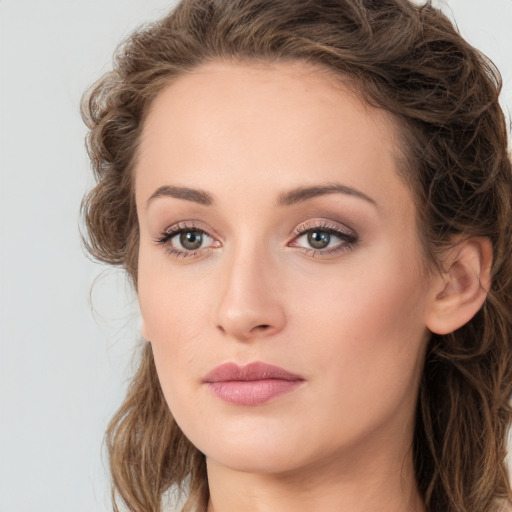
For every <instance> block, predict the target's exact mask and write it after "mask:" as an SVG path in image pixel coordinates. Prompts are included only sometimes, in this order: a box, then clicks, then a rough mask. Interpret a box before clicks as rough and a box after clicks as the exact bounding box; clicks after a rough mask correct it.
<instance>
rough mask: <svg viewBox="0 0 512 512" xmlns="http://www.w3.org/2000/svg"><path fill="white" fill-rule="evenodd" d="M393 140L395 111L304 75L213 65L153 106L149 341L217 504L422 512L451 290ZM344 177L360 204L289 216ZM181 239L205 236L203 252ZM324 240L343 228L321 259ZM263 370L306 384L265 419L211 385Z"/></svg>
mask: <svg viewBox="0 0 512 512" xmlns="http://www.w3.org/2000/svg"><path fill="white" fill-rule="evenodd" d="M398 140H399V137H398V133H397V128H396V126H395V124H394V123H393V122H392V120H391V118H390V117H389V116H388V114H386V113H385V112H383V111H380V110H376V109H374V108H372V107H370V106H368V105H366V104H364V103H363V102H362V101H361V100H360V99H359V98H358V97H357V96H356V95H355V94H354V92H352V91H350V90H349V89H348V88H345V87H344V86H343V85H340V83H339V82H336V81H334V80H333V79H332V78H331V77H329V75H328V74H327V73H326V72H323V71H322V70H319V69H318V68H315V67H312V66H311V65H309V64H305V63H300V62H296V63H278V64H272V65H270V64H269V65H263V64H227V63H221V62H217V63H209V64H207V65H203V66H201V67H200V68H198V69H197V70H195V71H194V72H191V73H189V74H187V75H184V76H181V77H179V78H178V79H176V80H175V81H174V82H173V83H172V84H171V85H169V86H168V87H167V88H166V89H165V90H163V91H162V92H161V93H160V95H159V96H158V97H157V98H156V100H155V101H154V103H153V105H152V108H151V111H150V113H149V115H148V117H147V121H146V124H145V127H144V130H143V135H142V140H141V146H140V151H139V158H138V161H137V165H136V169H135V178H136V181H135V190H136V201H137V209H138V216H139V224H140V252H139V269H138V295H139V302H140V308H141V313H142V319H143V335H144V336H145V338H146V339H148V340H150V342H151V344H152V347H153V352H154V357H155V362H156V366H157V371H158V375H159V379H160V382H161V385H162V389H163V392H164V395H165V398H166V400H167V403H168V405H169V407H170V410H171V412H172V414H173V416H174V417H175V419H176V421H177V423H178V424H179V426H180V427H181V429H182V430H183V432H184V433H185V435H186V436H187V437H188V438H189V439H190V440H191V441H192V443H194V444H195V446H197V448H198V449H199V450H201V451H202V452H203V453H204V454H205V455H206V457H207V468H208V480H209V486H210V494H211V502H210V505H209V510H210V511H212V510H215V512H229V511H238V510H244V511H247V512H251V511H260V512H263V511H265V512H270V511H281V512H283V511H284V512H288V511H289V512H291V511H294V512H300V511H311V510H315V511H324V510H325V511H332V510H345V511H352V512H358V511H361V512H362V511H365V512H371V511H375V512H377V511H378V512H385V511H393V512H396V511H402V510H403V511H421V510H424V509H423V505H422V503H421V499H420V498H419V495H418V492H417V489H416V484H415V480H414V476H413V475H414V473H413V466H412V454H411V445H412V430H413V418H414V410H415V403H416V398H417V390H418V385H419V378H420V374H421V368H422V364H423V358H424V350H425V345H426V342H427V340H428V332H429V331H428V329H427V319H428V318H429V315H430V316H431V315H432V303H433V301H434V299H433V298H434V297H436V296H437V295H438V290H437V288H436V286H437V287H438V286H439V280H438V279H434V278H433V277H432V276H431V275H430V274H429V273H428V272H427V271H426V270H425V268H424V264H423V259H422V254H421V250H420V245H419V240H418V234H417V226H416V220H415V205H414V202H413V200H412V198H411V193H410V190H409V188H408V187H407V186H406V184H405V183H404V182H403V181H402V180H401V179H400V177H399V176H398V174H397V169H398V164H397V162H398V158H397V155H398V154H399V151H398V144H399V143H398ZM332 184H339V185H342V186H343V187H350V189H351V191H350V193H347V190H344V189H342V190H341V191H331V192H330V193H323V194H317V195H315V196H314V197H310V198H304V197H302V198H300V200H297V201H296V202H291V201H288V203H291V204H282V203H283V195H285V194H287V193H289V192H290V191H291V190H296V189H298V188H301V187H302V188H304V187H323V186H326V185H332ZM160 187H186V188H187V189H194V190H195V191H197V190H199V191H201V192H203V193H205V194H207V195H208V198H209V200H210V203H211V204H200V202H198V200H201V201H203V202H205V201H204V200H205V199H206V196H205V195H204V194H203V195H198V194H195V195H194V194H190V193H187V194H185V195H184V194H183V193H180V194H177V193H176V190H177V189H176V188H175V189H173V192H172V194H171V195H169V189H167V192H165V191H162V190H160V194H157V197H153V198H151V197H152V196H154V195H155V192H156V191H157V190H158V189H159V188H160ZM354 190H356V191H357V192H358V193H360V194H364V196H365V197H362V196H361V195H360V194H359V195H358V193H355V192H354ZM324 192H325V190H324ZM174 196H181V197H174ZM150 198H151V199H150ZM288 199H290V198H288ZM326 226H327V228H326ZM173 229H174V230H180V229H181V230H182V231H181V233H186V232H187V231H188V232H192V235H193V236H196V237H197V236H198V232H200V233H204V234H203V235H202V245H201V246H200V248H199V250H197V251H192V250H190V249H187V248H185V247H183V245H180V233H178V234H177V235H175V236H174V237H170V236H167V238H165V233H166V232H168V233H169V232H173ZM325 229H329V230H340V231H341V232H342V233H345V234H342V235H340V236H339V237H338V236H336V235H334V234H332V233H331V240H330V245H329V246H328V247H327V248H326V249H321V250H316V251H314V250H312V249H311V246H310V245H309V242H308V233H309V234H311V233H312V232H314V231H315V230H316V232H322V230H324V231H323V235H325ZM194 232H195V235H194ZM321 234H322V233H321ZM347 234H348V235H350V236H347ZM159 239H160V241H158V240H159ZM164 240H165V241H164ZM176 251H180V253H179V254H177V253H176ZM183 253H186V254H183ZM254 361H262V362H265V363H269V364H273V365H277V366H280V367H282V368H284V369H286V370H288V371H290V372H293V373H294V374H298V375H300V376H301V377H302V379H303V382H302V384H301V385H300V386H298V387H297V388H295V389H294V390H293V391H291V392H289V393H287V394H284V395H280V396H277V397H275V398H273V399H272V400H269V401H268V402H265V403H263V404H260V405H256V406H239V405H233V404H230V403H226V402H225V401H223V400H221V399H220V398H219V397H218V396H216V395H215V394H214V393H212V392H211V390H210V389H209V388H208V386H207V385H205V384H204V382H203V378H204V376H205V375H206V374H207V373H208V372H210V371H211V370H212V369H213V368H215V367H217V366H219V365H220V364H223V363H226V362H235V363H237V364H239V365H245V364H248V363H250V362H254Z"/></svg>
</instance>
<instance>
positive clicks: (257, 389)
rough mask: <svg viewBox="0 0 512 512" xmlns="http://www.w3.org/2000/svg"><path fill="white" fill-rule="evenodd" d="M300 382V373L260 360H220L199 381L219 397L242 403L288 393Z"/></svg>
mask: <svg viewBox="0 0 512 512" xmlns="http://www.w3.org/2000/svg"><path fill="white" fill-rule="evenodd" d="M303 382H304V379H303V378H302V377H301V376H300V375H296V374H294V373H291V372H289V371H287V370H285V369H284V368H280V367H279V366H274V365H270V364H266V363H261V362H256V363H251V364H248V365H246V366H238V365H237V364H235V363H226V364H222V365H220V366H217V367H216V368H214V369H213V370H212V371H211V372H209V373H208V374H207V375H206V376H205V377H204V378H203V383H204V384H206V385H207V386H208V388H209V389H210V391H211V392H212V393H213V394H214V395H216V396H217V397H218V398H220V399H221V400H223V401H225V402H228V403H230V404H235V405H246V406H248V405H249V406H254V405H259V404H263V403H265V402H268V401H269V400H271V399H273V398H275V397H277V396H280V395H283V394H286V393H290V392H291V391H293V390H294V389H296V388H297V387H298V386H300V385H301V384H302V383H303Z"/></svg>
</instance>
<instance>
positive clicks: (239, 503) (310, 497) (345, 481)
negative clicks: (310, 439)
mask: <svg viewBox="0 0 512 512" xmlns="http://www.w3.org/2000/svg"><path fill="white" fill-rule="evenodd" d="M384 442H385V441H384ZM391 451H392V450H382V449H381V450H380V451H378V452H375V451H370V452H368V453H367V454H366V455H365V456H361V453H359V454H358V456H357V458H353V457H347V456H346V455H347V454H344V455H345V456H344V457H342V458H341V459H340V456H339V454H333V455H332V456H331V457H329V459H328V460H327V459H323V460H320V461H317V462H316V463H315V464H311V465H310V466H309V467H302V468H301V469H300V470H290V471H285V472H280V473H273V474H268V473H267V474H257V473H247V472H239V471H235V470H233V469H229V468H226V467H225V466H222V465H220V464H218V463H216V462H215V461H211V460H207V468H208V482H209V488H210V503H209V506H208V512H239V511H241V510H243V511H244V512H306V511H307V512H309V511H311V510H315V512H324V511H325V512H331V511H332V510H343V511H344V512H424V510H425V509H424V506H423V502H422V499H421V496H420V494H419V492H418V489H417V486H416V481H415V478H414V468H413V461H412V454H411V450H410V449H409V450H407V451H406V452H405V451H403V450H402V451H401V455H400V456H399V457H396V453H397V452H396V451H395V452H394V453H395V457H394V458H393V457H389V454H390V452H391ZM354 455H355V454H354Z"/></svg>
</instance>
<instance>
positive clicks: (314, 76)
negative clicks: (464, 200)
mask: <svg viewBox="0 0 512 512" xmlns="http://www.w3.org/2000/svg"><path fill="white" fill-rule="evenodd" d="M398 140H399V136H398V130H397V126H396V123H395V122H394V120H393V118H392V117H391V115H389V114H388V113H387V112H385V111H384V110H382V109H376V108H373V107H371V106H369V105H368V104H367V103H365V102H364V101H362V100H361V99H360V97H359V96H358V95H357V94H356V93H355V92H354V87H350V85H349V83H348V82H344V81H343V80H341V79H340V78H338V77H333V75H332V73H330V72H329V71H328V70H326V69H324V68H322V67H318V66H313V65H310V64H307V63H304V62H279V63H273V64H268V63H237V64H233V63H225V62H213V63H208V64H205V65H203V66H200V67H199V68H197V69H196V70H194V71H192V72H190V73H187V74H185V75H182V76H179V77H178V78H176V79H175V80H173V82H172V83H170V85H169V86H167V87H166V88H165V89H164V90H163V91H162V92H161V93H160V94H159V95H158V96H157V98H156V99H155V100H154V102H153V104H152V106H151V109H150V112H149V114H148V116H147V118H146V123H145V126H144V130H143V134H142V140H141V144H140V151H139V158H138V162H137V165H136V185H137V186H136V190H137V194H140V193H144V195H146V196H147V195H148V194H151V193H152V191H153V190H152V189H155V188H157V187H158V186H161V185H165V184H170V183H166V182H169V181H170V182H172V184H178V185H186V186H189V185H191V184H195V186H197V187H199V188H205V189H208V190H210V191H212V192H213V193H214V194H215V192H216V188H219V192H222V193H224V192H226V190H228V191H229V189H230V188H234V187H236V186H237V185H240V187H239V189H238V190H239V191H242V189H244V186H243V185H245V189H247V191H248V193H250V192H251V190H254V189H258V190H259V189H265V190H266V188H268V186H269V185H270V184H272V185H275V188H280V189H286V188H291V187H296V186H299V185H308V184H317V183H318V182H319V181H322V182H339V181H342V182H343V184H344V185H347V186H355V187H357V188H366V189H367V192H368V195H371V193H372V191H375V192H377V191H381V192H382V191H384V190H385V188H386V186H388V185H392V186H395V185H397V181H398V182H400V184H401V185H402V189H403V190H401V191H400V192H401V193H402V194H405V195H407V196H408V190H405V187H404V186H403V183H402V182H401V180H399V178H398V175H397V172H396V171H397V167H398V165H397V162H398V155H399V154H400V151H399V149H398V148H399V143H398ZM264 183H265V187H263V184H264ZM221 184H222V190H220V187H221ZM226 187H227V188H226ZM141 189H143V191H142V192H141Z"/></svg>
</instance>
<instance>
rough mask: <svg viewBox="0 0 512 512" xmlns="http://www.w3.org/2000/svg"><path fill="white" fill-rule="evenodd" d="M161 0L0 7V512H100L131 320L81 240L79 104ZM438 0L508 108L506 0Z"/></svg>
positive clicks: (511, 4)
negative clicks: (492, 71)
mask: <svg viewBox="0 0 512 512" xmlns="http://www.w3.org/2000/svg"><path fill="white" fill-rule="evenodd" d="M173 4H174V2H172V1H169V0H167V1H165V0H87V1H82V2H76V1H72V0H49V1H46V2H43V1H41V0H0V172H1V174H0V251H1V252H0V512H59V511H66V512H86V511H87V512H103V511H107V510H110V508H109V495H108V492H109V491H108V476H107V472H106V470H105V462H104V458H102V443H103V432H104V429H105V426H106V424H107V422H108V420H109V418H110V416H111V415H112V413H113V412H114V410H115V409H116V407H117V406H118V404H119V403H120V400H121V399H122V396H123V393H124V390H125V386H126V383H127V379H128V377H129V375H130V371H131V368H132V365H131V361H132V353H133V348H134V346H135V345H136V344H138V343H140V342H139V333H138V328H139V320H138V316H137V315H138V312H137V303H136V300H135V297H134V296H133V294H132V293H131V292H130V290H129V287H128V286H127V285H126V283H125V281H124V278H123V276H122V275H121V274H120V273H119V272H116V271H109V270H105V268H104V267H102V266H100V265H97V264H94V263H92V262H90V261H89V260H87V259H86V258H85V256H84V254H83V251H82V248H81V245H80V237H79V232H78V208H79V203H80V200H81V197H82V195H83V193H84V192H85V191H86V190H87V189H88V188H89V187H90V186H91V185H92V177H91V173H90V171H89V167H88V162H87V158H86V155H85V151H84V143H83V138H84V135H85V128H84V126H83V125H82V122H81V119H80V115H79V103H80V97H81V94H82V92H83V91H84V90H85V89H86V88H87V87H88V86H89V85H90V84H91V83H92V82H93V81H94V80H95V79H97V78H98V77H99V76H100V75H101V73H102V72H104V71H106V70H108V68H109V64H110V60H111V55H112V52H113V50H114V48H115V46H116V45H117V43H118V42H119V41H120V40H121V39H122V38H124V37H125V36H127V35H128V34H129V33H130V32H131V30H132V29H133V28H135V27H136V26H137V25H139V24H140V23H142V22H145V21H149V20H151V19H156V18H158V17H159V16H161V15H162V14H164V13H165V12H166V11H167V10H168V9H169V8H170V7H171V6H172V5H173ZM443 5H445V8H446V10H447V12H450V13H452V14H451V15H453V17H454V18H455V19H456V20H457V23H458V26H459V29H460V31H461V32H462V34H463V35H464V36H465V37H466V38H467V39H469V41H470V42H471V43H473V44H474V45H475V46H477V47H478V48H480V49H481V50H482V51H483V52H484V53H486V54H487V55H489V56H490V57H491V58H492V59H493V60H494V62H495V63H496V64H497V65H498V67H499V68H500V70H501V71H502V74H503V77H504V81H505V86H504V92H503V96H502V102H503V106H504V107H505V109H506V110H508V109H510V108H511V107H512V36H511V35H510V25H511V22H512V0H489V1H487V2H483V1H482V0H446V1H445V2H443ZM93 282H95V283H96V284H95V285H94V287H93V288H92V292H91V287H92V285H93Z"/></svg>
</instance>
